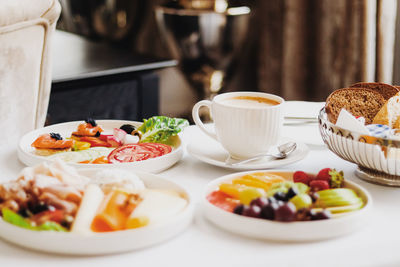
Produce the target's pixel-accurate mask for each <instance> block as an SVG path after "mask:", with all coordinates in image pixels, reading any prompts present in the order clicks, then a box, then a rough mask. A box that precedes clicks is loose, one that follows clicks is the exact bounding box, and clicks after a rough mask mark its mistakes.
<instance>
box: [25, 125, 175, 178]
mask: <svg viewBox="0 0 400 267" xmlns="http://www.w3.org/2000/svg"><path fill="white" fill-rule="evenodd" d="M96 122H97V123H98V124H99V125H100V126H101V127H102V128H103V129H104V130H105V131H112V130H113V129H114V128H119V127H120V126H121V125H123V124H133V125H135V126H140V125H141V124H142V123H141V122H135V121H123V120H97V121H96ZM80 123H82V121H73V122H65V123H59V124H54V125H50V126H47V127H43V128H40V129H37V130H34V131H31V132H29V133H27V134H25V135H24V136H23V137H22V138H21V140H20V142H19V145H18V158H19V159H20V160H21V161H22V162H23V163H24V164H25V165H27V166H34V165H37V164H39V163H41V162H51V161H52V160H51V159H48V158H47V157H46V156H38V155H36V154H34V150H35V149H34V148H33V147H31V144H32V143H33V141H35V139H36V138H37V137H38V136H39V135H41V134H44V133H51V132H56V133H59V134H61V136H62V137H64V138H65V137H69V136H70V135H71V133H72V132H73V131H74V130H75V129H76V128H77V127H78V125H79V124H80ZM182 156H183V149H182V141H181V139H180V138H179V145H178V147H176V148H173V150H172V151H171V152H170V153H168V154H166V155H163V156H161V157H157V158H152V159H147V160H142V161H136V162H132V163H113V164H80V163H68V164H69V165H71V166H74V167H75V168H93V169H105V168H119V169H131V170H135V171H136V170H138V171H145V172H152V173H157V172H160V171H163V170H165V169H167V168H169V167H171V166H172V165H174V164H175V163H176V162H178V161H179V160H180V159H181V158H182Z"/></svg>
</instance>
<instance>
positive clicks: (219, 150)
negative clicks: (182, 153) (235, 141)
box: [187, 135, 309, 170]
mask: <svg viewBox="0 0 400 267" xmlns="http://www.w3.org/2000/svg"><path fill="white" fill-rule="evenodd" d="M289 141H293V139H289V138H282V139H281V140H280V141H279V144H283V143H287V142H289ZM187 151H188V153H189V154H190V155H192V156H193V157H194V158H196V159H198V160H200V161H202V162H205V163H208V164H211V165H214V166H219V167H223V168H228V169H235V170H257V169H269V168H277V167H281V166H284V165H288V164H291V163H294V162H297V161H299V160H302V159H304V158H305V157H306V156H307V154H308V151H309V149H308V147H307V146H306V145H305V144H303V143H299V142H297V148H296V150H295V151H293V152H292V153H291V154H290V155H288V156H287V157H286V158H284V159H279V160H278V159H272V158H270V157H264V158H261V159H259V160H254V161H251V162H247V163H243V164H240V165H229V164H227V163H226V159H227V158H228V152H226V151H225V149H224V148H223V147H222V146H221V144H220V143H218V142H217V141H215V140H214V139H211V138H209V137H207V136H205V135H201V136H199V137H198V138H197V139H196V141H194V142H191V143H189V144H188V146H187Z"/></svg>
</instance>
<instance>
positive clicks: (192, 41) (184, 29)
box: [155, 6, 250, 99]
mask: <svg viewBox="0 0 400 267" xmlns="http://www.w3.org/2000/svg"><path fill="white" fill-rule="evenodd" d="M155 12H156V19H157V23H158V26H159V28H160V31H161V34H162V37H163V39H164V40H165V41H166V43H167V45H168V47H169V49H170V50H171V52H172V54H173V55H174V56H175V57H176V58H177V59H178V60H179V66H180V69H181V71H182V72H183V74H184V76H185V77H186V78H187V80H188V81H189V83H190V85H191V86H192V87H193V88H194V89H195V91H196V93H197V95H198V98H199V99H204V98H205V99H209V98H211V97H212V96H213V95H215V94H217V93H219V92H221V91H223V90H224V89H225V88H224V87H225V85H226V81H227V79H228V78H229V77H227V71H228V69H229V68H230V67H231V66H232V62H233V60H234V59H235V57H236V55H238V54H239V53H240V51H241V48H242V45H243V43H244V41H245V40H246V35H247V31H248V24H249V18H250V8H249V7H246V6H241V7H232V8H227V9H226V10H224V11H222V12H221V11H220V12H217V11H215V10H204V9H198V10H196V9H184V8H171V7H165V6H158V7H156V10H155Z"/></svg>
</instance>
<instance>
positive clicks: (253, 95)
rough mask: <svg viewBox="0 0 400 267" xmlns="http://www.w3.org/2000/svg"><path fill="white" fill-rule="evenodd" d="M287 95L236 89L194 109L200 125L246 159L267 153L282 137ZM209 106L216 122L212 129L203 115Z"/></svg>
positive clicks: (232, 153)
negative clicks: (200, 114)
mask: <svg viewBox="0 0 400 267" xmlns="http://www.w3.org/2000/svg"><path fill="white" fill-rule="evenodd" d="M283 103H284V100H283V98H281V97H279V96H276V95H272V94H267V93H260V92H232V93H224V94H220V95H217V96H215V97H214V99H213V100H212V101H209V100H202V101H200V102H198V103H196V104H195V105H194V107H193V110H192V115H193V120H194V122H195V123H196V125H197V126H198V127H199V128H200V129H201V130H202V131H203V132H204V133H205V134H207V135H208V136H210V137H211V138H214V139H215V140H217V141H218V142H219V143H221V145H222V146H223V147H224V149H225V150H227V151H228V152H229V154H230V155H231V156H232V157H233V158H237V159H244V158H250V157H253V156H258V155H261V154H264V153H267V152H268V150H269V149H270V147H271V146H273V145H276V144H277V143H278V141H279V138H280V136H281V130H282V124H283ZM203 106H204V107H207V108H208V109H209V110H210V113H211V117H212V118H213V121H214V125H215V133H213V132H210V131H208V130H207V129H206V128H205V127H204V124H203V122H202V121H201V119H200V117H199V109H200V108H201V107H203Z"/></svg>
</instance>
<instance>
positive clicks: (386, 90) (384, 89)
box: [350, 82, 399, 100]
mask: <svg viewBox="0 0 400 267" xmlns="http://www.w3.org/2000/svg"><path fill="white" fill-rule="evenodd" d="M350 87H351V88H367V89H371V90H374V91H377V92H378V93H380V94H381V95H382V96H383V98H385V100H388V99H389V98H391V97H392V96H394V95H395V94H397V93H398V92H399V88H396V87H395V86H393V85H390V84H386V83H364V82H360V83H355V84H352V85H350Z"/></svg>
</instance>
